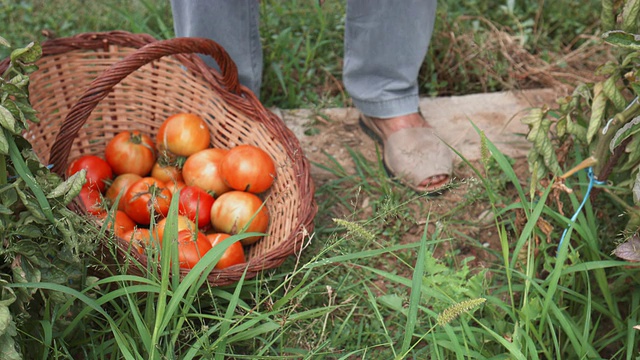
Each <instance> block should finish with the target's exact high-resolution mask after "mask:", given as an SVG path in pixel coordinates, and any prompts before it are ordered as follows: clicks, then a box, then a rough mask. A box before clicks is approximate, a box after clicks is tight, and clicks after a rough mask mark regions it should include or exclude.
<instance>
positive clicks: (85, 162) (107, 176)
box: [66, 155, 113, 192]
mask: <svg viewBox="0 0 640 360" xmlns="http://www.w3.org/2000/svg"><path fill="white" fill-rule="evenodd" d="M82 169H85V170H87V176H86V178H87V182H86V183H85V184H84V186H85V187H93V188H96V189H98V191H100V192H104V190H105V189H106V188H107V183H106V182H105V181H108V180H111V178H112V177H113V170H112V169H111V166H109V163H107V162H106V161H104V160H102V159H101V158H99V157H97V156H95V155H84V156H80V157H79V158H77V159H75V160H73V161H72V162H71V164H69V167H68V168H67V172H66V174H67V177H69V176H71V175H73V174H75V173H77V172H78V171H80V170H82Z"/></svg>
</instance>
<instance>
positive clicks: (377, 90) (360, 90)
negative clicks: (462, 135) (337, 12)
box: [343, 0, 450, 189]
mask: <svg viewBox="0 0 640 360" xmlns="http://www.w3.org/2000/svg"><path fill="white" fill-rule="evenodd" d="M436 7H437V1H436V0H402V1H394V0H348V1H347V18H346V28H345V61H344V68H343V81H344V85H345V87H346V89H347V91H348V92H349V95H351V97H352V99H353V102H354V105H355V106H356V107H357V108H358V110H360V112H362V113H363V115H366V116H368V117H369V118H370V121H368V124H369V126H370V127H375V128H376V129H375V130H376V132H377V133H378V135H379V136H381V137H382V138H383V139H389V140H390V136H391V135H392V134H394V139H393V140H392V141H389V144H392V143H393V144H394V146H395V148H394V149H385V154H386V155H385V156H386V157H387V159H385V160H387V161H389V162H387V164H388V165H389V164H390V162H394V163H395V164H398V167H399V168H404V169H408V170H409V171H407V172H408V173H410V174H405V175H408V176H406V177H405V178H411V180H410V181H409V183H411V185H412V187H414V188H415V189H419V188H422V189H431V188H437V187H439V186H440V185H441V184H442V183H443V182H446V181H447V179H448V175H449V174H447V173H446V172H448V170H447V171H444V173H440V172H439V171H440V170H439V169H443V168H446V167H448V165H447V164H446V162H447V161H448V160H446V159H450V154H449V153H448V149H447V148H446V146H443V144H437V145H432V144H429V145H431V146H432V147H431V148H430V149H433V151H436V152H438V154H432V153H426V152H430V151H432V150H427V147H425V146H423V145H426V144H421V143H403V142H404V141H405V140H406V141H407V142H415V141H419V142H420V141H431V142H433V141H434V137H433V136H431V134H430V133H431V132H430V131H429V132H427V131H425V130H419V131H413V130H412V131H413V133H411V131H405V132H404V134H402V131H401V130H404V129H407V128H423V127H430V125H429V124H427V123H426V122H425V121H424V119H423V117H422V115H421V114H420V113H419V112H418V103H419V93H418V72H419V71H420V67H421V65H422V62H423V61H424V58H425V56H426V53H427V49H428V47H429V42H430V40H431V35H432V33H433V27H434V22H435V14H436ZM418 133H420V134H424V135H425V136H424V137H423V138H421V137H420V136H417V134H418ZM409 139H412V140H409ZM420 139H422V140H420ZM427 139H429V140H427ZM437 140H438V139H437V138H435V141H437ZM406 153H411V155H410V156H404V155H402V154H406ZM432 156H433V157H435V158H437V159H438V161H439V164H443V166H440V165H438V166H436V167H437V169H425V168H426V167H430V166H433V165H432V164H433V160H434V158H432ZM420 167H422V169H420ZM425 174H431V175H428V176H425ZM416 179H417V180H416Z"/></svg>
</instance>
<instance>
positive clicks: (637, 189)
mask: <svg viewBox="0 0 640 360" xmlns="http://www.w3.org/2000/svg"><path fill="white" fill-rule="evenodd" d="M633 202H634V203H635V204H639V203H640V172H638V174H637V175H636V181H635V182H634V183H633Z"/></svg>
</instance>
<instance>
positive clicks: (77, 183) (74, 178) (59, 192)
mask: <svg viewBox="0 0 640 360" xmlns="http://www.w3.org/2000/svg"><path fill="white" fill-rule="evenodd" d="M86 175H87V170H85V169H82V170H80V171H78V172H77V173H75V174H73V175H71V176H70V177H69V178H68V179H67V180H66V181H63V182H62V183H60V184H59V185H58V186H56V187H55V188H54V189H53V190H51V191H50V192H49V193H48V194H47V198H48V199H55V198H60V197H61V198H62V199H61V201H62V204H64V205H67V204H68V203H70V202H71V201H72V200H73V199H75V198H76V197H77V196H78V194H80V190H81V189H82V185H84V184H85V183H86V182H87V179H86Z"/></svg>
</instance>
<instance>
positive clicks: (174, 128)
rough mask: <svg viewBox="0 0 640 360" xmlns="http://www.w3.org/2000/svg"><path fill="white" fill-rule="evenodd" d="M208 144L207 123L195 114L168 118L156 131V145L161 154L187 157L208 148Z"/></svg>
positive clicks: (209, 137)
mask: <svg viewBox="0 0 640 360" xmlns="http://www.w3.org/2000/svg"><path fill="white" fill-rule="evenodd" d="M210 142H211V134H210V132H209V127H208V126H207V123H206V122H205V121H204V120H203V119H202V118H201V117H200V116H198V115H195V114H188V113H180V114H175V115H172V116H169V117H168V118H167V119H166V120H165V121H164V122H163V123H162V125H161V126H160V129H158V135H157V144H158V150H160V152H161V153H165V152H169V153H170V154H173V155H178V156H189V155H191V154H195V153H196V152H198V151H200V150H204V149H206V148H208V147H209V144H210Z"/></svg>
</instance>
